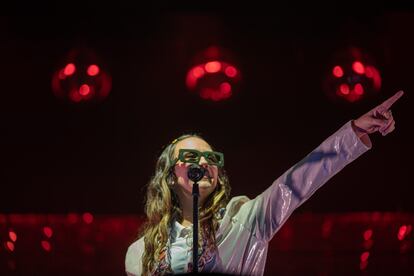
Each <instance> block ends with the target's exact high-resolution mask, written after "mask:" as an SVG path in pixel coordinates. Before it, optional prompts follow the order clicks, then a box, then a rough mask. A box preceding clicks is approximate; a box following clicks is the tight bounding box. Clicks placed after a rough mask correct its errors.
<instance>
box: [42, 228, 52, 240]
mask: <svg viewBox="0 0 414 276" xmlns="http://www.w3.org/2000/svg"><path fill="white" fill-rule="evenodd" d="M43 233H44V234H45V236H46V237H48V238H51V237H52V235H53V230H52V228H50V227H49V226H45V227H43Z"/></svg>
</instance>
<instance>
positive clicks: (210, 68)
mask: <svg viewBox="0 0 414 276" xmlns="http://www.w3.org/2000/svg"><path fill="white" fill-rule="evenodd" d="M204 69H205V70H206V72H207V73H217V72H218V71H220V70H221V63H220V62H218V61H210V62H207V63H206V65H204Z"/></svg>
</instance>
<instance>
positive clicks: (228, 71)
mask: <svg viewBox="0 0 414 276" xmlns="http://www.w3.org/2000/svg"><path fill="white" fill-rule="evenodd" d="M224 73H225V74H226V75H227V77H229V78H234V77H235V76H236V75H237V69H236V68H234V67H233V66H227V67H226V69H225V70H224Z"/></svg>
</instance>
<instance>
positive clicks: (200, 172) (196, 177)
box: [187, 164, 206, 273]
mask: <svg viewBox="0 0 414 276" xmlns="http://www.w3.org/2000/svg"><path fill="white" fill-rule="evenodd" d="M205 172H206V169H205V168H203V167H200V166H199V165H198V164H192V165H191V166H190V167H189V168H188V172H187V176H188V178H189V179H190V180H192V181H193V182H194V184H193V191H192V194H193V272H194V273H198V198H199V196H200V190H199V188H198V183H197V182H198V181H200V180H201V179H202V178H203V177H204V174H205Z"/></svg>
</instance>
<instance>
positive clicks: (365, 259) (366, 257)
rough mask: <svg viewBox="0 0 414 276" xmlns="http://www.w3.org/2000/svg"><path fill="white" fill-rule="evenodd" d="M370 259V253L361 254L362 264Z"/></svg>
mask: <svg viewBox="0 0 414 276" xmlns="http://www.w3.org/2000/svg"><path fill="white" fill-rule="evenodd" d="M368 258H369V252H368V251H365V252H364V253H362V254H361V257H360V259H361V262H366V261H368Z"/></svg>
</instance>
